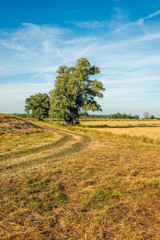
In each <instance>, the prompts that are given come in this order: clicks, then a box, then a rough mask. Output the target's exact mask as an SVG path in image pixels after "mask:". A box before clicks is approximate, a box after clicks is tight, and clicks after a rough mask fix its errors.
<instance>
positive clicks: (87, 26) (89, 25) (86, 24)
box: [70, 21, 108, 29]
mask: <svg viewBox="0 0 160 240" xmlns="http://www.w3.org/2000/svg"><path fill="white" fill-rule="evenodd" d="M70 23H71V24H73V25H75V26H76V27H79V28H85V29H90V28H91V29H96V28H103V27H105V26H106V25H108V22H107V21H101V22H100V21H86V22H70Z"/></svg>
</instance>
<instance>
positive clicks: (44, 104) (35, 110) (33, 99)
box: [25, 93, 50, 121]
mask: <svg viewBox="0 0 160 240" xmlns="http://www.w3.org/2000/svg"><path fill="white" fill-rule="evenodd" d="M25 102H26V105H25V112H27V114H29V113H30V111H31V116H32V117H34V118H37V119H38V120H39V121H40V120H43V119H44V118H45V117H48V116H49V110H50V101H49V96H48V95H47V94H46V93H37V94H35V95H31V96H30V97H28V98H26V101H25Z"/></svg>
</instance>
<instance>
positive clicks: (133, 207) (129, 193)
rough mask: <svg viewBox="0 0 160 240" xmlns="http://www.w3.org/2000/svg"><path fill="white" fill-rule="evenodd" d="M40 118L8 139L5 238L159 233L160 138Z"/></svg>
mask: <svg viewBox="0 0 160 240" xmlns="http://www.w3.org/2000/svg"><path fill="white" fill-rule="evenodd" d="M34 124H36V123H34ZM37 124H38V125H37V126H39V127H40V126H41V130H42V132H37V133H35V132H34V133H33V134H32V133H31V134H29V135H27V134H26V136H27V137H26V138H25V136H24V137H22V138H21V142H19V144H20V145H23V146H24V147H23V148H24V149H23V151H22V149H20V146H19V148H18V147H16V146H15V139H14V138H13V139H8V138H3V146H5V144H6V145H7V144H8V141H10V146H11V147H10V148H11V152H12V154H10V152H9V151H7V150H4V151H3V152H2V155H1V160H0V174H1V185H0V239H6V240H7V239H8V240H11V239H16V240H18V239H37V240H38V239H42V240H43V239H44V240H46V239H50V240H51V239H56V240H59V239H70V240H71V239H72V240H73V239H76V240H77V239H79V240H101V239H111V240H112V239H113V240H115V239H118V240H125V239H126V240H130V239H132V240H142V239H154V240H157V239H160V230H159V223H160V178H159V176H160V154H159V151H160V147H159V145H158V144H156V143H154V142H153V143H145V142H143V143H142V142H141V141H137V140H134V139H130V138H128V139H126V138H119V137H116V135H105V134H101V132H99V129H98V130H97V128H96V126H97V125H99V124H98V123H97V122H95V128H96V129H95V131H93V130H94V129H93V128H88V127H86V128H84V127H83V129H82V127H72V128H67V127H62V126H60V125H59V126H58V125H55V124H52V123H37ZM82 124H83V122H82ZM121 124H122V123H121ZM131 124H132V123H131ZM158 124H159V123H158ZM92 126H93V125H92ZM82 130H83V133H82ZM84 130H85V131H84ZM100 131H104V129H101V130H100ZM157 131H159V128H157ZM15 134H16V138H18V136H21V132H19V131H17V133H15ZM18 139H19V138H18ZM34 139H36V141H35V142H36V144H37V145H36V144H35V142H34ZM37 142H38V143H37ZM32 143H33V144H32ZM7 154H10V155H7Z"/></svg>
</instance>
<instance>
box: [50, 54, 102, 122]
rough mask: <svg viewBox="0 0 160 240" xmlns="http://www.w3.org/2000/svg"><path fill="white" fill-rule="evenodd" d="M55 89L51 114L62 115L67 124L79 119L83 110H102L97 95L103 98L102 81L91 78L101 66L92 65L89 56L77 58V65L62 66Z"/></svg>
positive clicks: (51, 94)
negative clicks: (96, 98)
mask: <svg viewBox="0 0 160 240" xmlns="http://www.w3.org/2000/svg"><path fill="white" fill-rule="evenodd" d="M57 73H58V75H57V78H56V81H55V86H54V89H53V90H52V91H51V92H50V101H51V114H55V113H56V114H57V115H58V116H59V117H62V118H63V119H64V120H65V122H66V123H67V124H69V125H70V124H71V125H72V124H73V123H75V122H77V121H79V116H80V113H81V111H82V110H84V111H87V110H92V111H98V110H99V111H102V109H101V106H100V105H99V104H98V103H97V102H96V100H95V97H99V98H102V97H103V93H102V92H103V91H104V90H105V89H104V87H103V84H102V82H100V81H97V80H91V79H90V77H92V76H93V75H95V74H98V73H100V68H99V67H96V66H94V65H93V66H91V65H90V63H89V61H88V60H87V58H80V59H78V60H77V63H76V65H75V66H71V67H67V66H60V67H59V68H58V70H57Z"/></svg>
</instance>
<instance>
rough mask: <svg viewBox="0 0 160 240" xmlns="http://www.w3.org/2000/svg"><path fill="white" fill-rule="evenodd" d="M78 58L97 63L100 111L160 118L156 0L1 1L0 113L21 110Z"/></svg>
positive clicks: (159, 39) (159, 27) (159, 34)
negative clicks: (101, 91) (101, 87)
mask: <svg viewBox="0 0 160 240" xmlns="http://www.w3.org/2000/svg"><path fill="white" fill-rule="evenodd" d="M80 57H87V58H88V60H89V61H90V63H91V64H92V65H97V66H99V67H100V69H101V74H99V75H97V76H96V78H97V79H98V80H100V81H102V82H103V84H104V86H105V88H106V91H105V92H104V98H103V99H100V100H98V102H99V103H100V104H101V106H102V109H103V114H110V113H117V112H120V113H124V112H125V113H128V114H129V113H131V114H139V115H140V116H143V113H144V112H149V113H150V115H151V114H154V115H155V116H157V117H160V0H154V1H150V0H141V1H139V0H106V1H104V0H99V1H94V0H92V1H90V0H88V1H87V0H85V1H84V0H81V1H79V0H76V1H75V0H67V1H66V0H59V1H56V0H45V1H44V0H14V1H13V0H1V2H0V112H6V113H14V112H17V113H23V112H24V105H25V99H26V98H27V97H28V96H30V95H31V94H36V93H38V92H42V93H44V92H46V93H48V92H49V91H50V90H51V89H53V87H54V80H55V79H56V70H57V68H58V66H59V65H68V66H70V65H74V64H75V63H76V60H77V59H78V58H80Z"/></svg>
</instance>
